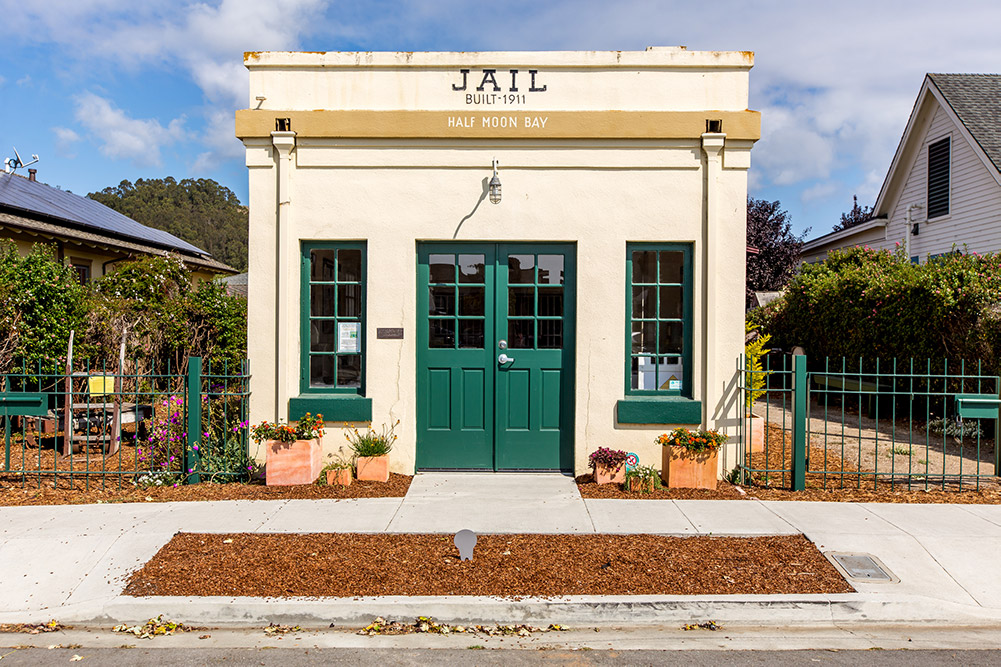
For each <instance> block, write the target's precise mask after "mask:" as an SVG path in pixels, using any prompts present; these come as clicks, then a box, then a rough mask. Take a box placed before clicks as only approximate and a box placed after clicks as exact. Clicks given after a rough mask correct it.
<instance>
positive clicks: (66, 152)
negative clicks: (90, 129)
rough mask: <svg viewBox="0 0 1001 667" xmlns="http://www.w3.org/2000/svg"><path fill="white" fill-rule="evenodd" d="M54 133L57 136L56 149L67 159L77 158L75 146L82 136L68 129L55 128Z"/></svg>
mask: <svg viewBox="0 0 1001 667" xmlns="http://www.w3.org/2000/svg"><path fill="white" fill-rule="evenodd" d="M52 133H53V134H55V135H56V149H57V150H58V151H59V152H60V153H61V154H62V155H63V156H64V157H67V158H75V157H76V153H74V152H73V145H74V144H75V143H77V142H78V141H80V135H79V134H77V133H76V132H74V131H73V130H71V129H69V128H68V127H54V128H52Z"/></svg>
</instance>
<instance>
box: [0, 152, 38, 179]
mask: <svg viewBox="0 0 1001 667" xmlns="http://www.w3.org/2000/svg"><path fill="white" fill-rule="evenodd" d="M12 148H14V147H12ZM36 162H38V156H37V155H32V156H31V162H29V163H28V164H25V163H24V162H23V161H22V160H21V154H20V153H18V152H17V148H14V157H8V158H4V160H3V170H4V171H5V172H7V173H8V174H13V173H14V172H15V171H17V170H18V169H20V168H21V167H30V166H31V165H33V164H35V163H36Z"/></svg>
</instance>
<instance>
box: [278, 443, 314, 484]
mask: <svg viewBox="0 0 1001 667" xmlns="http://www.w3.org/2000/svg"><path fill="white" fill-rule="evenodd" d="M264 446H265V449H266V451H267V463H266V466H265V469H264V471H265V480H266V483H267V485H268V486H293V485H296V484H312V483H313V482H315V481H316V478H317V477H319V476H320V471H321V470H322V469H323V466H322V465H321V464H320V441H319V440H318V439H315V438H314V439H313V440H296V441H295V442H279V441H278V440H267V441H265V443H264Z"/></svg>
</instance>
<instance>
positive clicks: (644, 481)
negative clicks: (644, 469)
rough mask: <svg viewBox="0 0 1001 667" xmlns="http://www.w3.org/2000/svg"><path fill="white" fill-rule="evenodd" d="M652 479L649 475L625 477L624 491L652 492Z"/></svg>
mask: <svg viewBox="0 0 1001 667" xmlns="http://www.w3.org/2000/svg"><path fill="white" fill-rule="evenodd" d="M653 490H654V485H653V479H652V478H650V477H627V478H626V491H629V492H630V493H652V492H653Z"/></svg>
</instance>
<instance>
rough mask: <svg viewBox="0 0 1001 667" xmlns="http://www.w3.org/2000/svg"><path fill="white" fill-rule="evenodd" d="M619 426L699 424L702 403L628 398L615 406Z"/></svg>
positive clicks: (650, 397)
mask: <svg viewBox="0 0 1001 667" xmlns="http://www.w3.org/2000/svg"><path fill="white" fill-rule="evenodd" d="M615 419H616V421H618V423H620V424H678V425H688V424H701V423H702V401H694V400H692V399H690V398H683V397H681V396H664V397H660V396H630V397H627V398H624V399H622V400H621V401H618V402H617V403H616V404H615Z"/></svg>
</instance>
